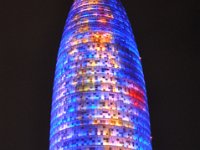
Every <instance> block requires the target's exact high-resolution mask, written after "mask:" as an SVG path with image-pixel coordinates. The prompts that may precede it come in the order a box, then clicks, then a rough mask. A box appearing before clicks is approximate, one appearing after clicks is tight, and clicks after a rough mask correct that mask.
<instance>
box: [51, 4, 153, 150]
mask: <svg viewBox="0 0 200 150" xmlns="http://www.w3.org/2000/svg"><path fill="white" fill-rule="evenodd" d="M49 149H50V150H151V149H152V147H151V131H150V121H149V112H148V103H147V96H146V89H145V81H144V76H143V71H142V65H141V61H140V56H139V53H138V50H137V46H136V43H135V40H134V36H133V34H132V29H131V26H130V23H129V21H128V18H127V15H126V12H125V10H124V8H123V6H122V4H121V3H120V1H119V0H75V1H74V3H73V5H72V7H71V10H70V12H69V15H68V18H67V21H66V25H65V28H64V32H63V37H62V40H61V43H60V48H59V52H58V57H57V64H56V71H55V78H54V87H53V101H52V110H51V129H50V147H49Z"/></svg>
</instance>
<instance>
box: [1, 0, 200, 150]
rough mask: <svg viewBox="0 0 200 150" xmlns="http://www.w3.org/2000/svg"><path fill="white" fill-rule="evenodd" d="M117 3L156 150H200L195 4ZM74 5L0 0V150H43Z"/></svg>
mask: <svg viewBox="0 0 200 150" xmlns="http://www.w3.org/2000/svg"><path fill="white" fill-rule="evenodd" d="M122 1H123V3H124V6H125V8H126V10H127V13H128V16H129V19H130V22H131V24H132V27H133V30H134V34H135V37H136V41H137V43H138V48H139V51H140V53H141V56H142V62H143V68H144V74H145V79H146V83H147V90H148V97H149V107H150V114H151V125H152V136H153V147H154V150H199V149H200V146H199V143H200V142H199V139H200V137H199V134H198V128H200V125H199V122H198V121H199V118H200V117H199V115H200V102H199V101H200V96H199V94H200V80H199V77H200V61H199V60H200V55H199V50H200V49H199V45H198V42H199V39H200V38H199V33H200V32H199V31H200V30H199V27H200V23H199V22H198V20H200V5H199V3H197V2H198V1H197V0H196V1H195V0H188V1H187V0H155V1H148V0H137V1H136V0H122ZM71 3H72V0H15V1H14V0H13V1H8V0H1V4H0V18H1V20H0V37H1V38H0V56H1V59H0V61H1V62H0V69H1V71H0V83H1V88H0V95H1V96H0V102H1V104H0V106H1V109H0V110H1V112H0V114H1V122H0V128H1V132H0V137H1V140H0V149H1V150H47V149H48V134H49V121H50V107H51V94H52V84H53V76H54V69H55V63H56V55H57V50H58V47H59V42H60V39H61V35H62V31H63V27H64V23H65V19H66V17H67V14H68V11H69V8H70V5H71Z"/></svg>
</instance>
